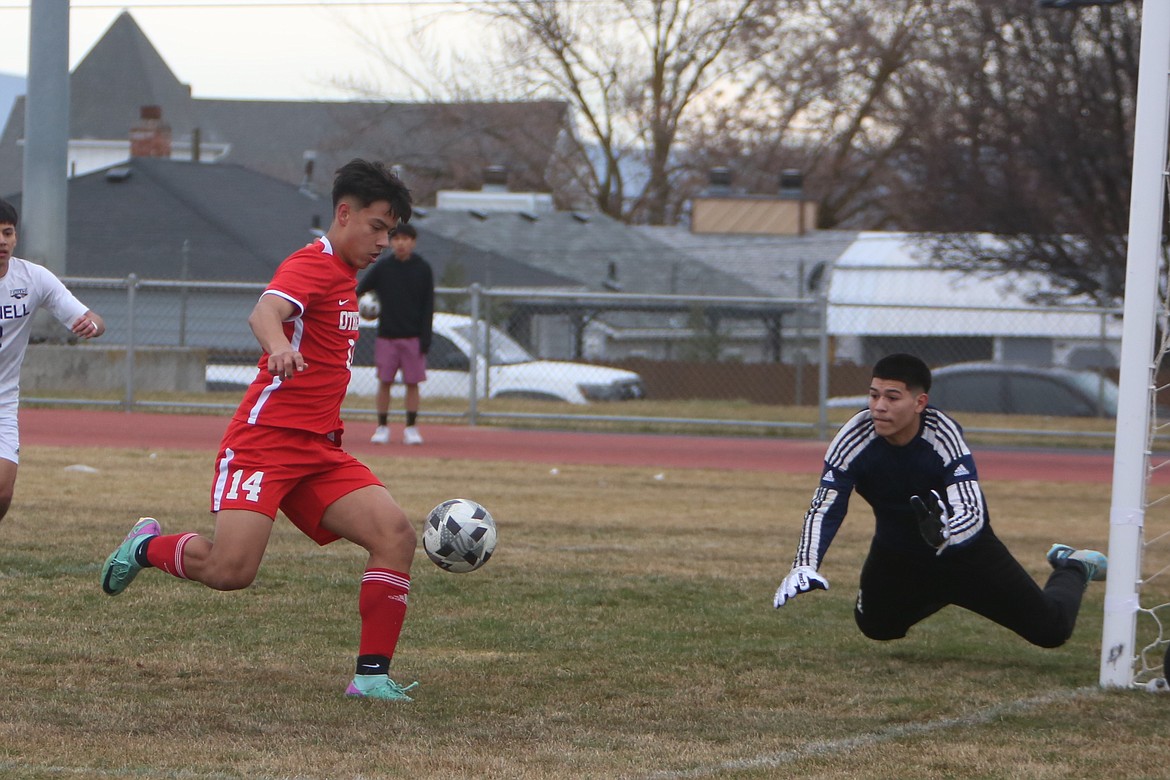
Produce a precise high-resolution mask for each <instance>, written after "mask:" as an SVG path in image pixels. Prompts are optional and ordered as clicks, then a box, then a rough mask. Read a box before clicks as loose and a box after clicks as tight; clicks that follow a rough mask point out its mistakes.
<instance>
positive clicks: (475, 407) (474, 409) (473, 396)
mask: <svg viewBox="0 0 1170 780" xmlns="http://www.w3.org/2000/svg"><path fill="white" fill-rule="evenodd" d="M469 289H470V292H471V365H470V366H469V368H468V372H467V387H468V390H467V396H468V398H467V424H468V425H471V426H473V427H474V426H475V424H476V422H477V416H478V414H479V324H480V320H479V294H480V290H481V289H482V288H481V287H480V286H479V282H473V283H472V285H471V287H470V288H469Z"/></svg>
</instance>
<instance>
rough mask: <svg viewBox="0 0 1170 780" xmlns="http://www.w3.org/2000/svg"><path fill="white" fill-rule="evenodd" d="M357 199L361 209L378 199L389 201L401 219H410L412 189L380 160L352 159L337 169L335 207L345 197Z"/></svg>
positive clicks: (334, 185)
mask: <svg viewBox="0 0 1170 780" xmlns="http://www.w3.org/2000/svg"><path fill="white" fill-rule="evenodd" d="M349 196H353V197H355V198H357V199H358V200H359V201H360V202H361V205H362V208H365V207H366V206H368V205H370V204H371V203H374V202H376V201H379V200H385V201H389V203H390V210H391V211H393V212H394V216H395V217H397V218H398V220H399V221H400V222H409V221H410V213H411V209H410V203H411V201H410V190H408V189H406V185H405V184H403V183H402V180H401V179H399V178H398V176H397V175H395V174H394V173H393V172H392V171H391V170H390V169H389V168H387V167H386V166H385V165H383V164H382V163H380V162H372V161H370V160H361V159H357V158H355V159H353V160H350V161H349V162H347V163H346V164H345V165H343V166H341V167H340V168H338V169H337V176H336V177H335V178H334V179H333V209H334V210H336V209H337V204H338V203H340V202H341V199H342V198H345V197H349Z"/></svg>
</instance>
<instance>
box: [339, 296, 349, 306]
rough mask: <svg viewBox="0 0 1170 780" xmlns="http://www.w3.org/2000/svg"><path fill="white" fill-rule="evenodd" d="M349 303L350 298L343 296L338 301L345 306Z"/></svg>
mask: <svg viewBox="0 0 1170 780" xmlns="http://www.w3.org/2000/svg"><path fill="white" fill-rule="evenodd" d="M347 303H349V298H342V299H341V300H340V301H338V302H337V305H338V306H344V305H345V304H347Z"/></svg>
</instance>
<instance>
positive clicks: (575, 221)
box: [414, 209, 760, 296]
mask: <svg viewBox="0 0 1170 780" xmlns="http://www.w3.org/2000/svg"><path fill="white" fill-rule="evenodd" d="M414 224H415V225H416V226H417V227H418V229H419V230H420V231H421V230H424V229H425V230H427V231H430V232H433V233H435V234H437V235H441V236H445V237H447V238H451V239H454V240H457V241H460V242H462V243H464V244H468V245H471V246H476V247H479V248H480V249H483V250H486V251H492V252H497V253H499V254H502V255H507V256H508V257H511V258H513V259H514V260H516V261H517V262H520V263H523V264H524V265H527V266H531V267H532V268H536V269H539V270H542V271H545V272H548V273H554V274H558V275H562V276H567V277H569V278H571V279H573V280H575V281H576V282H577V283H578V284H579V285H581V286H583V287H585V288H586V289H588V290H594V291H597V290H611V291H616V292H627V293H650V294H677V295H700V294H701V295H723V296H759V295H760V291H759V290H757V289H756V288H755V287H753V286H751V285H749V284H747V283H746V282H744V281H742V280H740V279H739V278H737V277H736V276H735V275H733V274H730V273H727V272H726V271H724V270H722V269H720V268H717V267H712V266H711V265H708V264H706V263H703V262H699V261H697V260H695V259H693V258H691V257H690V256H688V255H687V254H685V253H680V252H679V251H677V250H676V249H673V248H671V247H670V246H667V245H666V244H664V243H662V242H660V241H657V240H655V239H654V238H652V237H651V236H649V235H646V234H644V233H642V232H641V231H639V230H636V229H634V228H631V227H630V226H628V225H625V224H623V223H621V222H618V221H617V220H614V219H612V218H610V217H607V216H604V215H601V214H582V213H578V212H567V211H553V212H540V213H532V212H508V211H477V210H475V209H459V210H455V209H428V210H427V212H426V214H425V216H420V217H418V218H417V219H416V220H415V221H414Z"/></svg>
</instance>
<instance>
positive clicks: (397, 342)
mask: <svg viewBox="0 0 1170 780" xmlns="http://www.w3.org/2000/svg"><path fill="white" fill-rule="evenodd" d="M374 365H376V366H377V367H378V380H379V381H382V382H386V383H387V384H392V383H393V382H394V377H395V375H396V374H397V373H398V372H399V371H400V370H401V371H402V384H404V385H417V384H418V383H419V382H425V381H427V356H426V355H424V354H423V353H422V352H420V351H419V344H418V338H417V337H415V338H409V339H384V338H382V337H381V336H379V337H378V340H377V341H375V342H374Z"/></svg>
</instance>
